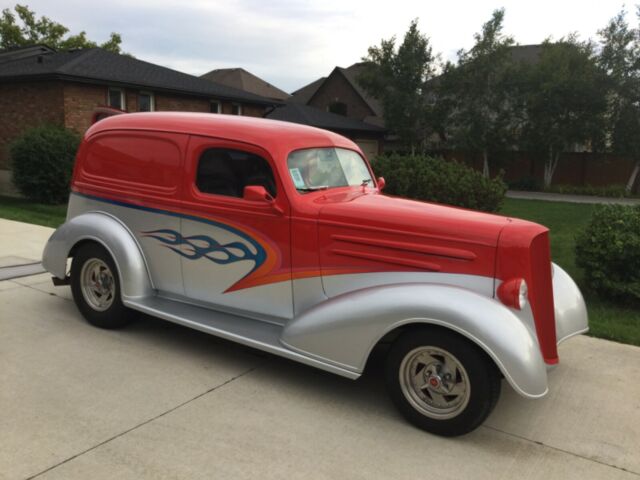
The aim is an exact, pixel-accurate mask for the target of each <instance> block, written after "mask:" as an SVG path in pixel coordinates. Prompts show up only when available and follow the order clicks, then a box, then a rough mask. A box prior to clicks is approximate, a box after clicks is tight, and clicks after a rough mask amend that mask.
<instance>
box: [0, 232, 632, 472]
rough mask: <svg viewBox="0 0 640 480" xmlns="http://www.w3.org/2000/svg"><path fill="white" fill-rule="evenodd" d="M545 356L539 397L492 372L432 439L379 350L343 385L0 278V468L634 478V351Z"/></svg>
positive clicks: (568, 348) (40, 279) (575, 350)
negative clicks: (100, 323) (387, 382)
mask: <svg viewBox="0 0 640 480" xmlns="http://www.w3.org/2000/svg"><path fill="white" fill-rule="evenodd" d="M10 223H15V222H10ZM5 227H6V228H10V227H11V228H14V229H18V230H21V232H22V234H23V235H29V231H31V229H30V228H29V227H25V226H22V225H19V226H16V225H10V224H9V223H7V222H6V221H2V220H0V257H2V256H10V255H14V256H18V254H17V253H16V252H11V251H9V249H10V248H11V246H10V243H11V242H12V241H13V240H11V241H6V242H4V243H3V241H2V238H3V236H2V232H4V231H5V230H4V229H5ZM39 228H41V227H35V228H34V229H33V236H37V235H39V234H42V236H44V235H43V233H42V231H41V230H39ZM38 232H40V233H38ZM26 243H28V242H26V241H25V242H22V245H24V244H26ZM34 243H35V242H34ZM34 253H35V250H34V251H29V250H28V249H23V250H22V251H21V253H20V255H19V256H21V257H25V258H34ZM560 354H561V364H560V366H559V367H558V368H557V369H556V370H555V371H554V372H553V373H552V374H551V385H550V389H551V392H550V394H549V395H548V396H547V397H546V398H544V399H542V400H536V401H531V400H524V399H522V398H520V397H518V396H517V395H516V394H515V393H513V391H511V390H510V388H509V387H508V386H507V385H506V384H504V385H503V395H502V398H501V400H500V402H499V404H498V405H497V407H496V410H495V412H494V413H493V414H492V416H491V417H490V418H489V419H488V421H487V422H486V424H485V425H484V426H482V427H480V428H479V429H478V430H476V431H475V432H473V433H471V434H469V435H467V436H464V437H460V438H455V439H443V438H439V437H435V436H432V435H429V434H426V433H424V432H422V431H420V430H417V429H415V428H413V427H411V426H410V425H408V424H407V423H405V421H404V420H403V419H402V418H401V417H400V416H399V415H398V414H397V413H396V411H395V410H394V408H393V406H392V405H391V403H390V401H389V400H388V398H387V396H386V393H385V391H384V385H383V384H382V382H381V380H380V378H381V367H382V360H383V358H382V356H381V355H378V356H376V357H375V358H374V361H373V362H372V365H371V366H370V368H368V370H367V372H366V373H365V375H364V376H363V378H361V379H360V380H358V381H356V382H353V381H350V380H346V379H343V378H339V377H336V376H332V375H330V374H327V373H324V372H321V371H318V370H315V369H312V368H310V367H306V366H303V365H299V364H296V363H293V362H290V361H287V360H283V359H280V358H277V357H274V356H270V355H266V354H262V353H260V352H257V351H253V350H250V349H247V348H244V347H242V346H239V345H236V344H233V343H230V342H226V341H223V340H220V339H217V338H215V337H211V336H208V335H205V334H202V333H200V332H196V331H193V330H189V329H186V328H183V327H179V326H176V325H173V324H169V323H166V322H162V321H160V320H155V319H152V318H149V317H144V318H142V319H141V320H140V321H138V322H136V323H135V324H133V325H132V326H130V327H129V328H127V329H124V330H121V331H104V330H99V329H96V328H93V327H91V326H89V325H88V324H86V323H85V322H84V320H83V319H82V318H81V316H80V315H79V314H78V312H77V311H76V309H75V306H74V304H73V303H72V301H71V297H70V292H69V288H68V287H57V288H56V287H53V286H51V283H50V280H49V278H48V276H47V275H36V276H31V277H24V278H21V279H15V280H6V281H3V282H0V478H2V479H5V478H6V479H24V478H39V479H65V480H66V479H87V478H91V479H113V478H118V479H146V478H149V479H158V478H189V479H191V478H196V479H199V478H202V479H212V478H220V479H232V478H233V479H235V478H248V479H249V478H251V479H255V478H261V479H262V478H274V479H282V478H305V479H315V478H319V479H325V478H326V479H343V478H344V479H351V478H355V479H359V478H362V479H365V478H366V479H372V478H381V479H387V478H393V479H404V478H407V479H416V478H428V477H437V478H440V479H461V478H473V479H512V478H522V479H534V478H535V479H537V478H540V479H543V478H544V479H555V478H559V479H573V478H575V479H580V480H584V479H592V478H603V479H604V478H606V479H618V478H619V479H634V478H635V479H637V478H638V477H640V383H638V379H639V378H640V349H639V348H636V347H631V346H626V345H620V344H616V343H612V342H607V341H604V340H598V339H593V338H589V337H585V336H580V337H577V338H574V339H572V340H570V341H568V342H566V343H565V344H563V345H562V346H561V349H560Z"/></svg>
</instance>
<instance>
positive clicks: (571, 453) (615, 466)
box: [482, 425, 640, 477]
mask: <svg viewBox="0 0 640 480" xmlns="http://www.w3.org/2000/svg"><path fill="white" fill-rule="evenodd" d="M482 427H483V428H487V429H489V430H493V431H494V432H498V433H503V434H504V435H509V436H510V437H514V438H517V439H519V440H525V441H526V442H529V443H535V444H536V445H541V446H543V447H547V448H550V449H552V450H555V451H557V452H561V453H565V454H567V455H571V456H572V457H577V458H581V459H583V460H587V461H589V462H594V463H598V464H600V465H603V466H605V467H611V468H615V469H616V470H620V471H623V472H625V473H630V474H632V475H636V476H638V477H640V473H638V472H634V471H633V470H629V469H627V468H624V467H619V466H617V465H612V464H610V463H607V462H603V461H602V460H597V459H595V458H590V457H585V456H584V455H580V454H579V453H575V452H571V451H569V450H564V449H562V448H559V447H554V446H553V445H548V444H546V443H544V442H540V441H538V440H531V439H530V438H527V437H523V436H522V435H518V434H515V433H511V432H505V431H504V430H500V429H499V428H495V427H490V426H489V425H482Z"/></svg>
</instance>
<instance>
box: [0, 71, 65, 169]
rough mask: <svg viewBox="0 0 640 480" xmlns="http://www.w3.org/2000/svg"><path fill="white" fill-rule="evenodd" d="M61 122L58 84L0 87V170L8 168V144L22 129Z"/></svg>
mask: <svg viewBox="0 0 640 480" xmlns="http://www.w3.org/2000/svg"><path fill="white" fill-rule="evenodd" d="M63 123H64V106H63V89H62V84H61V83H58V82H33V83H20V84H0V169H7V168H9V145H10V144H11V142H13V140H15V139H16V138H17V137H18V136H20V135H21V134H22V133H23V132H24V131H25V130H26V129H28V128H31V127H35V126H38V125H43V124H56V125H62V124H63Z"/></svg>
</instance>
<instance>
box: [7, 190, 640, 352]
mask: <svg viewBox="0 0 640 480" xmlns="http://www.w3.org/2000/svg"><path fill="white" fill-rule="evenodd" d="M593 208H594V206H593V205H587V204H575V203H560V202H543V201H538V200H516V199H511V198H507V199H505V202H504V206H503V208H502V211H501V213H502V214H504V215H508V216H512V217H518V218H524V219H526V220H531V221H533V222H537V223H541V224H542V225H545V226H547V227H549V229H550V230H551V254H552V257H553V261H554V262H556V263H557V264H558V265H560V266H561V267H562V268H564V269H565V270H566V271H567V272H568V273H569V274H570V275H571V276H572V277H573V278H574V279H575V280H576V281H577V282H578V285H580V287H581V288H582V290H583V293H584V294H585V298H586V301H587V306H588V308H589V326H590V329H591V330H590V335H593V336H594V337H600V338H607V339H610V340H615V341H618V342H622V343H630V344H632V345H640V311H638V310H634V309H631V308H623V307H620V306H617V305H615V304H613V303H611V302H608V301H606V300H605V299H600V298H598V297H597V296H596V295H595V294H593V293H591V292H589V291H588V290H587V289H586V288H585V287H584V282H583V273H582V271H581V270H580V269H579V268H578V267H576V264H575V253H574V244H575V236H576V235H577V233H578V232H579V231H580V230H582V229H583V228H584V226H585V225H586V224H587V223H588V221H589V218H590V216H591V212H592V211H593ZM66 212H67V207H66V205H42V204H38V203H33V202H29V201H28V200H23V199H18V198H12V197H3V196H0V217H1V218H8V219H10V220H17V221H20V222H27V223H35V224H37V225H44V226H47V227H57V226H58V225H60V224H61V223H63V222H64V220H65V216H66Z"/></svg>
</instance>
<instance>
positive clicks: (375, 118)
mask: <svg viewBox="0 0 640 480" xmlns="http://www.w3.org/2000/svg"><path fill="white" fill-rule="evenodd" d="M365 68H366V63H365V62H358V63H354V64H353V65H351V66H349V67H347V68H343V67H335V68H334V69H333V71H332V72H331V73H330V74H329V77H331V76H332V75H342V76H343V77H344V78H345V79H346V80H347V82H349V84H350V85H351V87H352V88H353V89H354V90H355V91H356V93H357V94H358V95H359V96H360V97H361V98H362V100H363V101H364V102H365V103H366V104H367V106H368V107H369V108H370V109H371V111H372V112H373V115H370V116H368V117H366V118H365V119H364V120H365V121H366V122H369V123H376V124H379V125H380V126H381V125H382V124H383V123H384V120H383V118H384V114H383V109H382V105H381V104H380V102H379V101H378V99H377V98H375V97H374V96H372V95H370V94H369V93H367V91H366V90H365V89H364V88H362V87H361V86H360V83H359V82H358V76H359V75H360V74H361V73H362V71H363V70H364V69H365ZM329 77H322V78H319V79H317V80H315V81H313V82H311V83H310V84H308V85H305V86H304V87H302V88H299V89H298V90H296V91H295V92H293V93H292V94H291V102H294V103H300V104H308V103H309V102H310V101H311V99H312V98H313V97H314V95H315V94H316V92H317V91H318V90H319V89H320V87H321V86H322V84H323V83H324V82H325V81H326V80H327V79H328V78H329Z"/></svg>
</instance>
